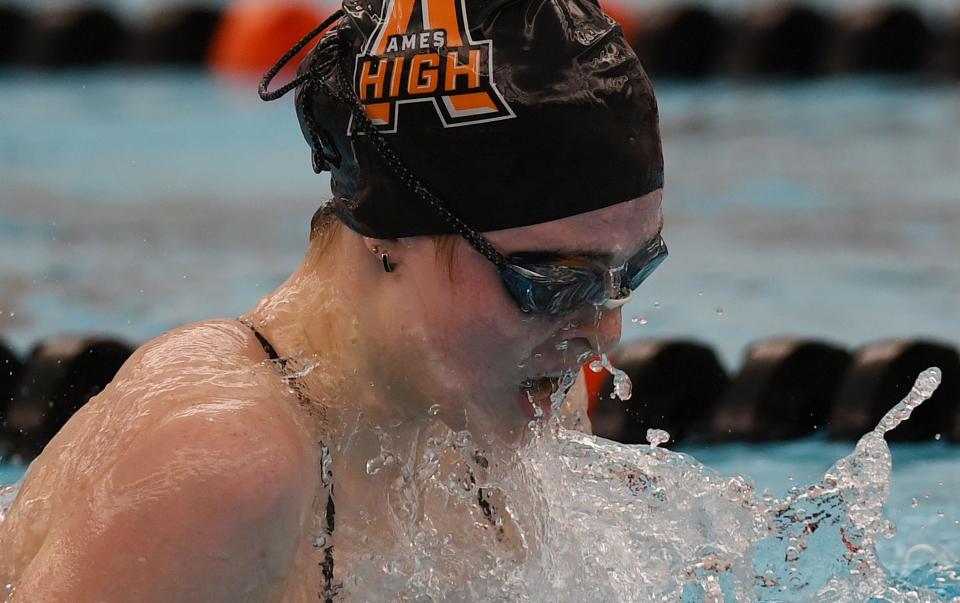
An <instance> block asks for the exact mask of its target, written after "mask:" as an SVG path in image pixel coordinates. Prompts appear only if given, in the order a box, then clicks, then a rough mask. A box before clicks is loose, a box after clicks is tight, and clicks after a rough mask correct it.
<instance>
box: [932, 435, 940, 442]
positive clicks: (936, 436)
mask: <svg viewBox="0 0 960 603" xmlns="http://www.w3.org/2000/svg"><path fill="white" fill-rule="evenodd" d="M933 439H934V440H937V441H938V442H939V441H940V434H939V433H938V434H936V435H935V436H933Z"/></svg>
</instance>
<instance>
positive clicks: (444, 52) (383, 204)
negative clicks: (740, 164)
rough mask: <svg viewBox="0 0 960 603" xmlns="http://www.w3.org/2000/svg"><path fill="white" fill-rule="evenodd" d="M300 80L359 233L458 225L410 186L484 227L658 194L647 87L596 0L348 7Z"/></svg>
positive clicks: (655, 129) (323, 156) (431, 230)
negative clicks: (361, 111)
mask: <svg viewBox="0 0 960 603" xmlns="http://www.w3.org/2000/svg"><path fill="white" fill-rule="evenodd" d="M298 74H299V75H298V80H299V85H298V87H297V93H296V96H297V100H296V107H297V114H298V117H299V119H300V124H301V127H302V129H303V132H304V136H305V137H306V139H307V142H308V143H309V144H310V146H311V148H312V150H313V159H314V161H313V163H314V169H315V170H316V171H317V172H320V171H323V170H329V171H330V172H331V174H332V178H331V181H332V189H333V193H334V200H333V201H332V203H333V204H334V206H333V211H335V212H336V213H337V214H338V216H339V217H340V218H341V219H342V220H343V221H344V223H346V224H347V225H348V226H349V227H350V228H352V229H353V230H355V231H357V232H359V233H361V234H363V235H366V236H372V237H376V238H397V237H403V236H414V235H426V234H450V233H454V232H457V229H456V228H454V227H453V226H452V225H451V222H450V220H448V219H445V218H444V217H443V216H442V215H441V213H440V212H438V211H436V208H435V207H431V206H430V205H429V204H428V203H425V202H424V198H423V195H422V194H418V190H417V189H418V187H422V189H426V190H429V191H430V193H432V194H433V195H435V197H436V198H439V200H442V203H443V205H445V206H446V208H448V209H449V210H450V211H451V213H452V214H454V215H456V216H458V217H459V218H460V219H461V220H462V221H463V222H465V223H466V224H467V225H469V226H470V227H471V228H473V229H475V230H478V231H492V230H500V229H504V228H512V227H517V226H526V225H529V224H537V223H541V222H547V221H550V220H555V219H559V218H564V217H567V216H572V215H575V214H579V213H583V212H587V211H591V210H595V209H600V208H603V207H607V206H610V205H614V204H616V203H621V202H623V201H628V200H630V199H634V198H637V197H641V196H643V195H645V194H647V193H649V192H651V191H654V190H656V189H658V188H660V187H662V186H663V154H662V150H661V146H660V130H659V125H658V115H657V103H656V99H655V98H654V93H653V88H652V86H651V84H650V80H649V79H648V78H647V75H646V73H645V72H644V70H643V67H642V66H641V65H640V61H639V60H638V59H637V57H636V55H635V54H634V52H633V50H632V49H631V48H630V46H629V44H627V42H626V40H625V39H624V37H623V31H622V29H621V28H620V26H619V24H617V23H616V22H615V21H614V20H613V19H611V18H610V17H609V16H607V15H606V14H604V12H603V11H602V10H601V8H600V6H599V5H598V4H597V2H596V0H362V1H360V0H344V3H343V15H342V17H341V18H340V19H339V20H338V22H337V23H336V24H334V25H333V26H332V27H331V28H330V29H329V30H328V31H327V32H326V33H325V34H324V36H323V38H321V40H320V41H319V42H318V44H317V45H316V46H315V47H314V48H313V50H312V51H311V52H310V53H309V54H308V56H307V57H306V59H304V61H303V62H302V63H301V64H300V67H299V70H298ZM347 86H352V90H344V88H345V87H347ZM344 99H351V100H352V104H351V103H350V102H344ZM358 99H359V102H360V103H362V105H363V107H364V108H365V110H366V115H367V116H368V117H369V122H367V127H368V128H372V127H376V129H377V130H378V131H379V133H380V134H382V136H375V135H368V134H367V133H366V131H365V130H364V129H363V128H362V127H360V125H361V124H360V123H358V122H366V120H364V119H357V115H356V114H354V112H353V111H354V108H356V107H357V106H358V105H357V100H358ZM370 122H372V125H371V124H370ZM377 139H379V140H380V141H381V142H382V141H386V142H385V143H383V145H388V146H389V147H390V149H392V151H391V152H389V153H385V152H384V148H383V146H382V145H378V144H377V142H378V141H377ZM397 161H399V162H400V163H402V165H403V166H404V167H405V168H406V170H404V169H402V168H401V169H400V170H399V171H398V169H397V167H396V166H395V165H393V166H392V165H391V163H395V162H397Z"/></svg>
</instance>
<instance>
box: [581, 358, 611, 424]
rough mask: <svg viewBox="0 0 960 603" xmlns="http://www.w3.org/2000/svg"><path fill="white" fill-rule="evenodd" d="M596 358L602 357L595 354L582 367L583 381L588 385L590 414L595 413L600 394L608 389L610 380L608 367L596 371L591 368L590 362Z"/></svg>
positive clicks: (588, 410)
mask: <svg viewBox="0 0 960 603" xmlns="http://www.w3.org/2000/svg"><path fill="white" fill-rule="evenodd" d="M594 360H600V357H599V356H594V357H593V358H591V359H590V360H587V362H586V363H585V364H584V365H583V366H582V367H581V368H580V371H581V372H582V373H583V383H584V385H586V387H587V403H588V406H587V414H588V415H593V410H594V409H595V408H596V407H597V403H598V402H599V401H600V396H601V395H603V390H604V389H607V387H608V386H607V382H608V381H609V380H610V373H609V372H607V371H606V369H604V370H602V371H595V370H593V369H592V368H590V363H592V362H593V361H594Z"/></svg>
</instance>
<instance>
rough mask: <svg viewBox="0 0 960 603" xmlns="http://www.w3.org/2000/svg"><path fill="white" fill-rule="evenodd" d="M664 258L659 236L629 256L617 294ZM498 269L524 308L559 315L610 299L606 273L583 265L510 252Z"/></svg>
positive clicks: (623, 293)
mask: <svg viewBox="0 0 960 603" xmlns="http://www.w3.org/2000/svg"><path fill="white" fill-rule="evenodd" d="M666 258H667V246H666V244H665V243H664V242H663V239H662V238H659V237H658V239H657V240H656V241H654V242H653V243H651V245H649V246H648V247H647V248H645V249H644V250H642V251H641V252H640V253H638V254H637V255H636V256H634V257H633V258H631V259H630V260H629V261H628V262H627V264H626V265H625V267H624V268H623V269H621V270H622V271H623V273H622V274H620V275H619V281H620V283H621V284H620V291H619V295H618V297H625V296H627V295H629V294H630V293H631V292H632V291H633V290H634V289H636V288H637V287H639V286H640V285H641V284H642V283H643V281H645V280H646V279H647V278H648V277H649V276H650V275H651V274H652V273H653V271H654V270H656V269H657V267H658V266H659V265H660V264H662V263H663V261H664V260H665V259H666ZM512 260H513V261H512V262H511V263H510V264H508V265H507V266H506V267H504V268H502V269H501V271H500V276H501V277H502V279H503V282H504V284H505V285H506V287H507V290H508V291H509V292H510V294H511V296H512V297H513V298H514V299H515V300H516V302H517V304H518V305H519V306H520V308H521V309H522V310H523V311H524V312H530V313H533V314H542V315H546V316H559V315H563V314H570V313H571V312H574V311H576V310H577V309H578V308H580V307H582V306H584V305H595V306H599V305H601V304H604V303H605V302H607V301H609V300H610V299H611V296H610V293H609V291H608V288H609V287H608V286H606V285H605V284H604V282H605V281H604V279H605V276H606V275H607V274H609V273H610V272H612V271H601V270H595V269H589V268H584V267H572V266H569V265H559V264H556V263H541V262H532V261H526V260H525V259H524V258H519V257H517V256H514V258H512Z"/></svg>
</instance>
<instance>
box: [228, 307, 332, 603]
mask: <svg viewBox="0 0 960 603" xmlns="http://www.w3.org/2000/svg"><path fill="white" fill-rule="evenodd" d="M237 320H239V321H240V323H241V324H243V325H244V326H245V327H247V328H248V329H250V330H251V331H253V334H254V336H256V338H257V341H259V342H260V345H261V346H263V351H264V352H266V354H267V356H268V357H269V358H270V360H275V361H277V363H278V364H279V366H278V367H277V368H278V370H279V371H280V374H281V376H283V377H284V378H286V375H284V374H283V373H284V372H285V369H286V368H287V359H286V358H281V357H280V354H278V353H277V350H276V348H274V347H273V345H272V344H271V343H270V342H269V341H268V340H267V338H266V337H264V336H263V333H261V332H260V331H258V330H257V328H256V327H254V326H253V325H252V324H250V323H249V322H247V321H246V320H244V319H242V318H239V319H237ZM294 391H296V392H297V396H298V397H299V398H300V399H301V400H303V399H304V397H303V394H302V393H301V392H300V388H298V387H294ZM319 444H320V448H321V450H322V449H324V448H326V446H325V445H324V444H323V442H319ZM326 510H327V513H326V520H327V533H328V534H329V535H330V536H329V537H330V538H332V537H333V528H334V521H335V516H336V507H335V505H334V504H333V484H332V483H331V484H330V494H328V495H327V509H326ZM320 567H321V569H322V570H323V581H324V588H323V601H324V603H333V596H334V595H335V594H336V592H337V589H336V588H335V587H334V585H333V543H332V541H331V543H330V544H329V545H328V546H327V548H326V551H324V556H323V561H322V562H321V563H320Z"/></svg>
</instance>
